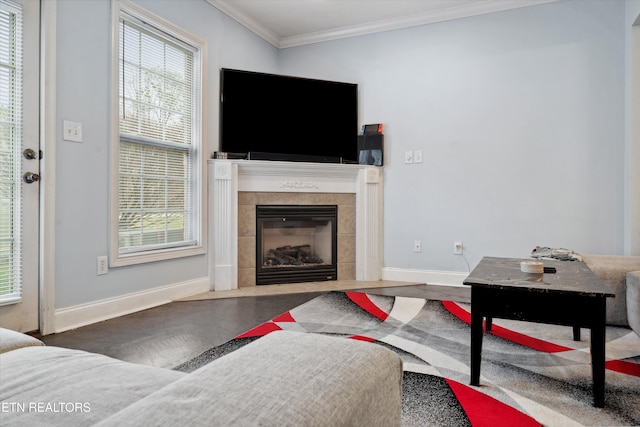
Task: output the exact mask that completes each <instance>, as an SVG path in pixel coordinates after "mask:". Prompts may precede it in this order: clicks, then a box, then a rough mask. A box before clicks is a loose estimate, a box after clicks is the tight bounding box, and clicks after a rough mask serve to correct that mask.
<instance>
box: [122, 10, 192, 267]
mask: <svg viewBox="0 0 640 427" xmlns="http://www.w3.org/2000/svg"><path fill="white" fill-rule="evenodd" d="M119 5H120V7H119V13H118V22H117V24H116V25H117V40H118V46H117V54H118V58H117V61H114V62H116V63H117V71H114V74H117V76H118V84H117V91H118V92H117V95H115V96H114V98H115V99H117V103H118V106H117V111H118V115H117V117H118V119H117V132H114V134H115V135H117V138H118V139H117V141H114V150H113V154H112V159H113V160H114V162H113V163H114V167H113V168H112V174H113V175H114V178H113V180H112V183H113V188H112V190H113V193H114V195H113V199H112V213H113V215H112V216H113V218H112V236H111V239H112V245H111V246H112V251H111V264H112V265H115V266H117V265H126V264H133V263H139V262H146V261H156V260H159V259H167V258H173V257H177V256H187V255H193V254H195V253H203V252H204V244H203V239H204V233H203V229H204V227H203V223H202V220H203V203H202V201H203V197H202V194H203V193H202V189H203V187H204V186H203V184H202V183H203V169H204V168H203V166H202V161H203V158H202V152H203V148H202V139H203V136H202V135H203V132H202V113H201V97H202V91H203V87H202V86H203V84H202V77H201V75H202V73H201V66H202V57H203V49H204V48H203V46H204V44H203V43H202V42H200V41H198V40H196V39H195V38H194V37H193V36H190V35H188V34H187V33H185V32H184V31H183V30H181V29H178V28H177V27H175V26H173V25H172V24H170V23H168V22H166V21H164V20H163V19H161V18H158V17H155V16H153V15H151V14H150V13H149V12H147V11H145V10H144V9H141V8H139V7H137V6H135V5H133V4H129V3H125V2H122V3H119ZM114 248H115V249H116V250H114Z"/></svg>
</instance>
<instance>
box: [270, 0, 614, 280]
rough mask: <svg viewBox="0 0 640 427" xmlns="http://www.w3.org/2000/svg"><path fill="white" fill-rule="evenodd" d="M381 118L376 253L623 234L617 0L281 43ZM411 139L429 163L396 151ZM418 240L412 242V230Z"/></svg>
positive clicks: (568, 241) (363, 114)
mask: <svg viewBox="0 0 640 427" xmlns="http://www.w3.org/2000/svg"><path fill="white" fill-rule="evenodd" d="M280 60H281V69H282V71H283V72H285V73H287V74H293V75H304V76H316V77H323V78H333V79H340V80H346V81H353V82H357V83H358V84H359V85H360V86H359V91H360V105H359V108H360V111H359V115H360V120H361V122H366V123H378V122H382V123H384V125H385V152H384V156H385V165H386V167H385V211H384V230H385V234H384V239H385V241H384V248H385V251H384V253H385V259H384V265H385V266H386V267H395V268H410V269H425V270H446V271H466V270H467V265H466V263H465V261H464V259H463V258H462V257H460V256H454V255H452V245H453V241H454V240H461V241H463V242H464V246H465V255H466V257H467V259H468V261H469V263H470V264H471V267H473V266H474V265H475V264H476V263H477V262H478V261H479V260H480V258H481V257H482V256H484V255H495V256H522V257H527V256H529V253H530V251H531V249H532V248H533V247H534V246H536V245H545V246H552V247H565V248H569V249H573V250H575V251H577V252H582V253H603V254H620V253H622V252H623V246H624V232H625V231H624V226H623V218H624V188H625V185H624V177H625V173H624V167H625V163H624V152H625V145H624V144H625V132H624V106H625V103H624V100H625V96H624V90H625V86H624V64H625V2H617V1H602V0H596V1H589V0H581V1H562V2H559V3H550V4H545V5H540V6H533V7H526V8H522V9H517V10H512V11H507V12H501V13H494V14H487V15H482V16H476V17H470V18H465V19H459V20H453V21H449V22H442V23H437V24H431V25H425V26H421V27H415V28H410V29H403V30H397V31H391V32H386V33H380V34H375V35H369V36H363V37H357V38H350V39H344V40H338V41H332V42H327V43H319V44H315V45H309V46H302V47H297V48H291V49H286V50H283V51H281V52H280ZM417 149H420V150H422V152H423V157H424V163H422V164H412V165H405V164H403V155H404V152H405V151H409V150H417ZM416 239H419V240H422V244H423V246H422V248H423V250H422V253H419V254H417V253H414V252H413V241H414V240H416Z"/></svg>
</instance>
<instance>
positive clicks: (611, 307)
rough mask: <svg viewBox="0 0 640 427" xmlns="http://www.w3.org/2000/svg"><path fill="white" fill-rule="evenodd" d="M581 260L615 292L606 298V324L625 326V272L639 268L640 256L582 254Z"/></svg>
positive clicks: (626, 321)
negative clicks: (611, 296) (612, 295)
mask: <svg viewBox="0 0 640 427" xmlns="http://www.w3.org/2000/svg"><path fill="white" fill-rule="evenodd" d="M582 259H583V261H584V262H585V263H586V264H587V266H588V267H589V268H590V269H591V271H593V272H594V273H595V275H596V276H598V278H599V279H600V280H602V281H603V282H604V284H605V285H607V286H608V287H609V289H611V292H613V293H614V294H615V298H608V299H607V324H609V325H618V326H627V325H629V321H628V319H627V273H628V272H630V271H636V270H640V256H625V255H583V256H582Z"/></svg>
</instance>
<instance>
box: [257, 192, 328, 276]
mask: <svg viewBox="0 0 640 427" xmlns="http://www.w3.org/2000/svg"><path fill="white" fill-rule="evenodd" d="M337 213H338V207H337V206H335V205H328V206H324V205H323V206H316V205H313V206H299V205H258V206H256V266H257V268H256V284H257V285H269V284H276V283H297V282H316V281H326V280H337V276H338V270H337V260H336V256H337Z"/></svg>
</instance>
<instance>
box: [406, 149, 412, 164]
mask: <svg viewBox="0 0 640 427" xmlns="http://www.w3.org/2000/svg"><path fill="white" fill-rule="evenodd" d="M404 162H405V163H413V151H405V152H404Z"/></svg>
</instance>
